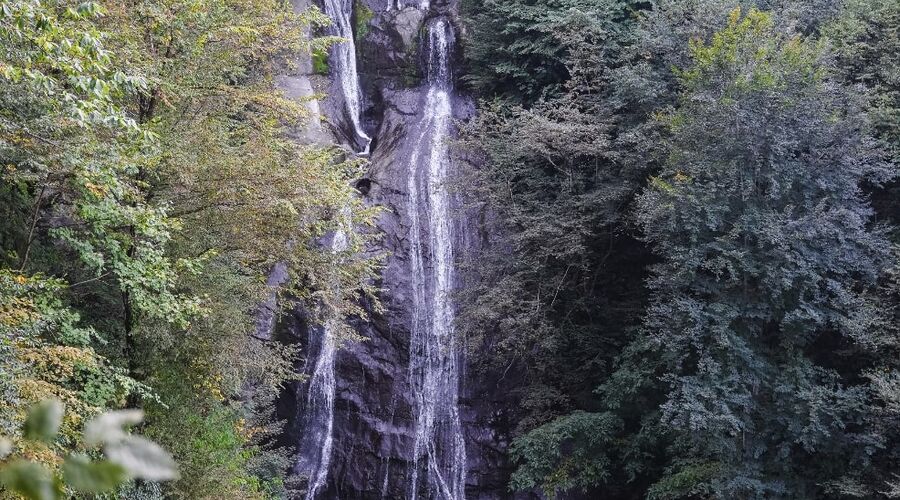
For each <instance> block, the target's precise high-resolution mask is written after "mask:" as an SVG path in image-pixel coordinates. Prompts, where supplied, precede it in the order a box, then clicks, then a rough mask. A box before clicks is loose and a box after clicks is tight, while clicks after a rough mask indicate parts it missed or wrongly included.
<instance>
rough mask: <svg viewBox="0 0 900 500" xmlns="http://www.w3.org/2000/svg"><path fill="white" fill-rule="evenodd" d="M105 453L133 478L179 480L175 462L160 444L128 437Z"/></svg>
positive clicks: (110, 446)
mask: <svg viewBox="0 0 900 500" xmlns="http://www.w3.org/2000/svg"><path fill="white" fill-rule="evenodd" d="M103 452H104V453H105V454H106V456H107V458H109V460H110V461H111V462H114V463H116V464H118V465H120V466H122V467H124V468H125V470H126V471H127V472H128V474H129V475H131V476H132V477H136V478H139V479H145V480H147V481H170V480H173V479H178V470H177V466H176V464H175V460H173V459H172V457H171V456H170V455H169V454H168V453H166V451H165V450H163V449H162V448H161V447H160V446H159V445H158V444H156V443H154V442H153V441H150V440H148V439H144V438H142V437H139V436H130V435H129V436H126V437H125V438H124V439H122V440H121V441H119V442H118V443H115V444H110V445H107V446H106V447H105V448H104V449H103Z"/></svg>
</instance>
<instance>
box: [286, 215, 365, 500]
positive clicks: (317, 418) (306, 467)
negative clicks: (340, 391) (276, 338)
mask: <svg viewBox="0 0 900 500" xmlns="http://www.w3.org/2000/svg"><path fill="white" fill-rule="evenodd" d="M349 220H350V210H349V208H344V209H343V210H341V214H340V224H339V228H338V229H337V230H336V231H335V232H334V235H333V236H332V238H331V243H330V244H329V245H328V247H329V249H330V250H331V251H332V252H333V253H339V252H343V251H345V250H347V248H348V246H349V239H348V236H347V234H348V231H351V230H352V228H351V227H350V222H349ZM334 286H338V285H337V284H336V283H335V285H334ZM324 314H325V318H326V319H325V324H324V325H323V326H322V327H321V328H318V329H314V330H313V332H316V331H321V338H322V341H321V344H322V345H321V346H320V348H319V355H318V357H317V358H316V364H315V366H314V367H313V372H312V376H311V377H310V380H309V392H308V393H307V397H306V428H305V432H304V437H303V442H302V443H301V447H300V461H299V462H298V463H297V466H296V468H295V470H296V472H299V473H308V475H309V483H308V485H307V489H306V500H313V499H315V498H316V495H317V494H318V493H319V492H320V491H321V489H322V488H323V487H324V486H325V482H326V480H327V479H328V468H329V466H330V465H331V452H332V447H333V445H334V432H333V431H334V393H335V377H334V359H335V355H336V354H337V348H338V346H337V340H336V339H335V336H334V332H335V330H336V329H337V328H338V326H339V325H338V322H340V321H341V317H340V316H339V315H337V314H336V313H335V312H334V311H325V312H324Z"/></svg>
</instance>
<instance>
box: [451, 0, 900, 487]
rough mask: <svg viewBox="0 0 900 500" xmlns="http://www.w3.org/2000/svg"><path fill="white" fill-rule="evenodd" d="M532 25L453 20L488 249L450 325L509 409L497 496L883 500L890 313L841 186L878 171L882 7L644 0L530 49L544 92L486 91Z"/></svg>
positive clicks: (855, 193) (884, 53) (886, 74)
mask: <svg viewBox="0 0 900 500" xmlns="http://www.w3.org/2000/svg"><path fill="white" fill-rule="evenodd" d="M501 4H502V5H501ZM520 4H524V5H520ZM740 4H743V5H740ZM555 5H556V4H551V5H550V6H548V7H547V8H544V9H541V10H540V11H539V12H537V10H538V9H537V7H536V8H535V12H532V11H530V10H529V7H530V6H531V5H530V4H528V3H527V2H518V3H513V2H506V3H503V2H486V3H484V4H483V5H473V4H469V5H468V6H467V9H468V10H467V12H468V13H469V16H470V21H471V22H472V23H473V26H474V27H473V31H472V36H471V39H470V40H467V43H468V44H469V45H468V46H467V50H468V51H469V52H468V53H467V56H468V57H469V59H470V64H471V65H472V70H473V74H474V77H473V80H472V82H473V85H474V88H476V89H477V90H478V91H480V92H483V93H486V94H488V95H500V96H504V99H503V100H501V101H499V102H489V103H482V105H481V107H480V116H479V118H477V119H476V120H475V121H474V123H473V125H472V126H471V127H470V129H468V130H467V131H466V134H465V135H464V139H465V141H464V145H466V146H472V147H471V148H470V149H468V150H467V151H466V152H467V153H469V156H468V158H469V159H471V160H472V163H474V164H475V165H476V166H477V168H475V169H473V170H475V172H474V174H472V175H471V177H469V178H467V179H466V182H467V185H466V188H467V189H469V188H471V186H472V185H474V186H475V192H474V193H472V198H473V199H476V200H479V199H480V200H485V201H486V204H485V206H484V207H483V208H484V219H483V220H484V221H485V227H486V228H487V229H486V230H485V234H487V235H488V239H489V241H488V243H489V246H488V248H487V249H485V250H484V251H483V252H481V253H480V254H479V255H477V256H476V258H477V260H474V261H472V262H471V263H470V266H469V267H468V268H467V269H466V271H467V272H468V273H469V274H468V275H467V276H469V277H470V279H471V280H472V282H471V283H469V284H468V288H469V290H468V292H467V294H466V297H465V307H464V309H463V311H462V314H461V316H460V323H461V328H462V329H463V330H464V331H465V332H466V335H467V338H469V339H470V340H472V341H473V342H474V343H475V346H476V349H475V351H476V354H475V355H474V356H473V358H472V359H474V360H475V361H476V362H479V363H480V365H479V367H480V368H482V369H485V370H487V371H488V372H489V373H490V372H491V371H493V372H495V373H497V378H498V379H499V380H501V381H502V382H504V383H505V384H507V385H508V386H509V387H512V388H513V391H514V392H513V394H514V395H515V396H516V403H517V405H516V409H515V410H513V412H511V413H512V417H511V418H512V422H513V424H514V426H515V427H514V431H513V432H514V435H516V434H517V435H518V437H517V438H516V439H515V440H514V443H515V444H514V446H513V451H512V454H511V457H512V458H513V460H514V461H515V462H516V463H517V464H518V469H517V471H516V472H515V474H514V476H513V484H512V486H513V488H515V489H521V490H533V489H541V490H543V491H544V492H545V494H547V495H553V494H559V493H562V492H565V491H569V490H576V491H577V490H582V491H588V492H589V493H588V494H597V492H598V491H601V492H602V494H603V496H604V497H606V496H609V497H610V498H620V497H621V498H633V497H639V496H647V497H649V498H697V497H703V498H771V497H777V498H825V497H828V498H832V497H840V496H853V497H860V498H871V497H873V496H875V495H876V494H877V492H885V494H886V495H889V496H890V495H893V493H892V491H894V490H895V489H896V488H895V487H894V483H895V481H894V480H893V479H892V476H891V474H892V471H893V470H895V469H896V463H895V457H896V456H897V454H896V453H897V452H896V450H897V448H896V444H895V443H896V442H897V435H896V433H895V432H893V431H892V430H891V429H892V428H893V426H894V425H895V424H896V423H897V420H896V418H897V415H896V413H895V412H893V411H892V410H890V408H893V403H892V401H894V392H896V391H895V389H896V387H895V383H894V382H895V381H894V380H893V376H894V368H895V361H894V359H895V355H896V340H895V335H896V329H895V328H893V327H892V323H893V322H895V320H896V318H895V317H893V316H892V315H893V314H895V313H894V312H893V309H892V307H894V306H892V304H896V297H897V295H896V290H895V288H893V287H891V286H885V281H890V279H889V278H890V277H891V271H890V269H889V264H890V262H891V260H892V259H893V257H892V256H891V251H890V245H889V244H888V242H887V240H886V239H885V237H884V236H885V232H883V231H882V228H881V227H879V226H874V225H873V224H872V216H873V209H872V207H871V206H870V205H869V203H868V200H867V198H866V197H865V195H864V194H862V191H861V187H865V188H870V187H871V186H880V185H883V184H884V183H885V182H889V181H890V179H892V178H893V177H894V176H895V167H894V166H892V165H890V164H888V163H886V162H885V161H884V160H885V156H884V155H883V154H882V151H881V150H879V148H878V147H877V144H876V141H875V140H874V139H873V137H872V132H874V133H875V134H876V139H879V140H880V143H881V144H882V145H886V146H887V147H888V149H890V147H891V145H890V144H889V141H885V138H886V137H888V136H889V135H886V133H885V130H889V129H890V125H889V126H888V127H887V128H885V124H886V123H887V122H888V121H890V120H880V119H878V116H879V113H881V112H882V111H883V108H881V107H879V105H876V104H875V103H884V102H889V98H888V99H887V100H885V98H884V96H885V95H888V94H889V93H890V92H889V90H888V89H890V84H885V83H883V82H889V81H891V80H890V75H892V74H894V73H895V72H896V66H897V64H896V61H895V60H894V59H892V58H893V54H894V52H896V51H890V49H889V47H891V45H890V44H891V43H892V40H893V38H892V34H893V33H894V30H893V29H892V28H888V26H893V25H894V24H896V23H893V24H891V23H890V20H891V19H892V17H891V16H892V15H893V14H892V13H891V12H893V10H891V7H893V6H891V7H888V6H887V5H882V3H881V2H880V1H878V0H872V1H870V2H858V3H853V2H849V3H847V4H846V6H845V8H844V12H843V13H842V14H841V15H840V16H839V17H835V16H836V14H837V13H838V10H839V9H838V5H837V4H836V3H835V2H830V1H823V2H765V3H762V2H733V1H718V0H696V1H689V2H683V1H667V0H661V1H658V2H652V3H650V4H642V5H641V8H642V9H644V10H641V11H640V12H638V13H637V15H636V19H635V18H631V17H628V16H623V17H624V18H625V19H623V17H617V16H608V17H606V18H604V19H606V20H610V22H612V23H613V24H614V25H615V27H614V28H610V29H604V30H602V31H600V30H598V32H600V33H607V34H611V33H613V34H614V33H619V35H616V36H613V35H609V36H596V35H594V33H595V32H594V31H591V30H590V29H583V30H581V31H579V30H571V31H565V32H564V33H566V35H565V41H564V42H560V43H555V44H552V43H551V42H547V44H548V46H549V47H551V48H552V49H553V50H547V51H543V52H540V53H541V54H542V57H548V58H549V60H551V61H564V64H565V68H566V72H565V73H557V74H556V75H555V76H553V77H552V78H545V76H546V75H544V74H542V73H540V72H539V71H533V72H531V73H532V74H533V75H534V76H535V78H533V79H531V80H527V81H523V79H524V78H525V75H526V74H527V73H528V72H527V71H523V72H521V73H520V76H521V78H516V77H512V76H510V75H513V72H509V73H507V74H506V75H505V76H501V75H500V74H499V73H494V74H491V73H490V72H491V71H493V70H494V66H493V65H492V64H488V63H487V62H486V61H488V60H490V61H492V62H497V61H499V63H500V64H499V65H498V66H499V69H500V70H505V68H507V67H508V66H506V65H508V64H509V65H512V66H513V67H519V68H521V67H525V66H524V65H523V66H519V65H520V64H521V63H522V62H523V61H528V60H529V59H528V58H525V57H523V56H524V55H525V54H526V53H527V52H526V51H522V52H520V53H514V52H508V51H507V49H508V48H521V47H526V46H529V45H527V44H529V43H531V42H534V41H535V40H546V38H542V34H543V33H545V32H544V31H542V26H544V25H543V24H542V23H544V22H545V20H546V19H549V18H552V17H554V16H558V13H554V12H553V10H554V7H555ZM762 6H765V7H767V8H769V9H771V10H770V11H762V10H759V8H758V7H762ZM506 7H508V8H509V10H507V11H504V10H503V9H504V8H506ZM517 7H521V8H517ZM491 9H493V10H492V11H493V12H504V15H496V16H493V17H487V16H485V17H479V16H484V15H485V14H484V13H485V12H488V11H491ZM532 14H533V15H532ZM486 26H490V28H484V27H486ZM579 26H591V25H590V24H588V25H579ZM479 29H484V31H483V32H480V33H479ZM504 29H509V32H506V31H504ZM818 29H823V30H824V31H825V32H826V33H827V34H828V37H829V38H830V40H826V39H825V38H824V37H819V36H817V35H818V34H817V30H818ZM495 33H497V34H500V35H497V36H496V38H497V39H498V40H503V36H505V35H506V34H508V35H510V36H511V37H515V38H516V39H515V41H516V42H521V43H522V45H516V44H515V43H514V42H513V41H511V40H504V41H502V42H498V41H493V40H491V38H490V36H493V34H495ZM546 33H547V36H560V35H561V33H563V31H562V30H559V31H553V30H548V31H547V32H546ZM488 34H491V35H490V36H489V35H488ZM579 34H586V35H585V36H578V35H579ZM875 40H877V42H875ZM535 46H536V45H530V47H535ZM832 47H835V48H837V55H838V58H837V59H835V58H833V57H832V56H833V55H834V53H832V52H831V48H832ZM485 54H491V55H490V56H486V55H485ZM850 54H853V55H850ZM520 57H521V58H520ZM476 61H477V62H476ZM545 67H546V68H552V67H554V66H553V65H552V64H548V65H546V66H545ZM865 75H880V76H876V77H871V78H870V77H869V76H865ZM857 78H859V80H857ZM861 81H866V82H868V83H867V84H866V86H867V87H868V90H869V94H870V96H874V97H875V99H866V97H867V96H864V95H860V93H859V92H858V88H851V87H848V86H846V83H847V82H849V83H857V82H861ZM875 82H879V83H875ZM876 89H877V90H876ZM541 95H544V96H545V97H544V99H543V100H542V99H539V97H540V96H541ZM511 101H512V102H514V103H524V106H519V107H517V106H515V105H513V104H510V102H511ZM887 107H888V108H889V107H890V106H889V105H888V106H887ZM885 116H887V115H885ZM870 118H871V124H872V125H874V127H872V128H870V127H869V123H870V122H869V119H870ZM895 121H896V120H895ZM509 137H515V138H516V140H514V141H511V140H509ZM468 183H472V184H468ZM876 193H879V191H876ZM885 193H886V194H885V195H883V196H884V197H885V201H884V202H880V203H881V204H882V205H883V206H882V205H880V206H879V207H878V208H879V214H884V219H883V220H885V221H887V222H891V223H892V222H893V221H895V220H896V218H895V212H896V210H895V209H894V208H891V207H894V205H893V204H892V203H893V202H891V201H890V200H889V199H888V198H889V197H890V196H891V195H890V193H891V191H885ZM878 196H879V197H881V196H882V195H880V194H879V195H878ZM878 200H879V198H876V201H878ZM634 227H638V228H640V230H641V232H642V235H636V236H639V237H640V238H641V239H642V240H643V241H642V243H643V244H641V243H638V242H635V241H633V240H630V238H629V236H630V234H629V233H630V232H631V231H632V228H634ZM888 229H889V228H888ZM604 236H605V237H604ZM647 249H651V250H652V251H653V252H654V253H655V255H656V259H658V260H657V261H656V263H655V264H654V260H653V258H648V257H647V256H646V255H645V254H644V253H643V252H645V251H646V250H647ZM645 269H647V270H648V271H649V273H650V274H649V277H648V278H647V281H646V282H644V276H645V275H644V270H645ZM598 283H599V284H598ZM585 284H589V285H590V286H585ZM644 293H648V294H649V297H647V296H646V295H644ZM645 300H646V301H649V303H647V302H645ZM639 322H642V324H643V326H641V327H636V325H637V324H638V323H639ZM478 353H487V354H481V355H478ZM510 379H512V381H510ZM595 388H596V391H592V390H591V389H595ZM583 410H587V411H588V412H589V413H584V412H583ZM583 415H598V416H599V415H602V416H604V418H608V419H609V420H600V419H597V420H591V419H587V418H584V417H583ZM576 416H578V417H576ZM570 419H572V420H570ZM610 422H615V426H612V424H611V423H610ZM576 423H578V424H579V425H580V424H583V425H584V427H583V428H580V427H577V426H576V425H575V424H576ZM576 428H578V429H579V432H581V434H579V433H576V432H575V431H574V430H573V429H576ZM591 432H593V434H591ZM586 436H588V437H586ZM592 438H593V439H596V441H591V439H592ZM588 442H592V443H593V444H590V445H587V444H586V443H588ZM592 488H597V489H596V490H592Z"/></svg>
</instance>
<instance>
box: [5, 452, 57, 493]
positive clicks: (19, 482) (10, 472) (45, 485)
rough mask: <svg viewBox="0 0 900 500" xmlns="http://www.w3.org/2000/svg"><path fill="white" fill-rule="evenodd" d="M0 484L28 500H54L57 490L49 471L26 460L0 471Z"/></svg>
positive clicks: (9, 465)
mask: <svg viewBox="0 0 900 500" xmlns="http://www.w3.org/2000/svg"><path fill="white" fill-rule="evenodd" d="M0 484H2V485H3V486H5V487H7V488H9V489H10V490H12V491H14V492H16V493H18V494H20V495H22V496H24V497H25V498H28V499H29V500H55V499H57V498H59V497H60V495H59V488H58V487H57V485H56V483H55V481H54V480H53V475H52V474H51V473H50V470H49V469H47V468H46V467H44V466H43V465H39V464H36V463H34V462H28V461H26V460H16V461H13V462H11V463H9V464H7V465H5V466H4V467H3V468H2V469H0Z"/></svg>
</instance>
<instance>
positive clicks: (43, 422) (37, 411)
mask: <svg viewBox="0 0 900 500" xmlns="http://www.w3.org/2000/svg"><path fill="white" fill-rule="evenodd" d="M64 412H65V406H63V404H62V403H61V402H60V401H58V400H55V399H49V400H46V401H42V402H40V403H38V404H37V406H35V407H33V408H32V409H31V410H29V411H28V418H27V419H26V420H25V438H26V439H33V440H37V441H44V442H45V443H49V442H51V441H53V439H54V438H55V437H56V434H57V433H58V432H59V426H60V424H62V418H63V413H64Z"/></svg>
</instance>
